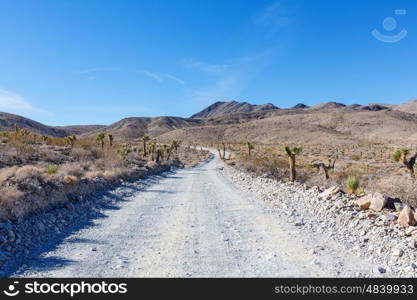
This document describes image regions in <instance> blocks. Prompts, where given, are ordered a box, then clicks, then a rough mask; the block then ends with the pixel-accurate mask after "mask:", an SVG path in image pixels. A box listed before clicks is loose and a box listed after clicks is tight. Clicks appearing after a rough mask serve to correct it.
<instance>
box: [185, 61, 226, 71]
mask: <svg viewBox="0 0 417 300" xmlns="http://www.w3.org/2000/svg"><path fill="white" fill-rule="evenodd" d="M182 63H183V65H184V66H185V67H187V68H190V69H196V70H199V71H201V72H205V73H223V72H225V71H227V69H228V68H229V65H227V64H212V63H205V62H201V61H194V60H184V61H183V62H182Z"/></svg>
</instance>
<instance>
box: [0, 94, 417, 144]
mask: <svg viewBox="0 0 417 300" xmlns="http://www.w3.org/2000/svg"><path fill="white" fill-rule="evenodd" d="M414 112H417V102H416V101H415V100H414V101H410V102H406V103H404V104H401V105H397V106H395V105H383V104H369V105H358V104H356V105H349V106H347V105H345V104H342V103H338V102H326V103H321V104H318V105H315V106H312V107H308V106H306V105H304V104H301V103H300V104H297V105H296V106H294V107H293V108H290V109H278V108H277V107H275V106H273V105H270V104H264V105H251V104H248V103H245V102H241V103H239V102H236V101H230V102H216V103H214V104H213V105H211V106H209V107H207V108H206V109H204V110H203V111H201V112H199V113H197V114H195V115H194V116H195V118H181V117H170V116H161V117H154V118H149V117H131V118H125V119H122V120H120V121H118V122H115V123H113V124H111V125H108V126H103V125H80V126H62V127H52V126H47V125H44V124H41V123H38V122H36V121H32V120H30V119H27V118H24V117H21V116H17V115H12V114H8V113H0V131H13V130H14V129H15V126H17V127H19V128H26V129H28V130H29V131H32V132H33V133H37V134H41V135H47V136H53V137H64V136H68V135H73V134H75V135H78V136H79V137H80V138H93V137H95V136H96V135H97V134H98V133H101V132H103V133H107V134H112V135H113V136H114V137H115V138H116V139H118V140H122V141H123V140H124V141H126V140H133V139H138V138H140V137H142V136H144V135H148V136H150V137H151V138H157V139H159V140H167V141H169V140H172V139H178V140H183V141H185V142H193V143H195V142H203V143H205V142H218V141H220V140H224V141H227V142H236V143H239V142H242V141H245V140H251V141H253V142H258V143H265V144H274V143H281V142H287V143H290V142H293V143H310V144H315V143H328V142H332V143H337V144H344V143H356V142H360V141H371V142H382V143H385V142H390V143H394V144H404V145H409V144H410V143H414V141H415V140H416V137H417V114H416V113H414Z"/></svg>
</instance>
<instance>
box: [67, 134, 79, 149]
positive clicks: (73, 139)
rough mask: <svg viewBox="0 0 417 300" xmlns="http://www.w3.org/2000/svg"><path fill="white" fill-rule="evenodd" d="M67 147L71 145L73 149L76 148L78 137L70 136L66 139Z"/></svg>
mask: <svg viewBox="0 0 417 300" xmlns="http://www.w3.org/2000/svg"><path fill="white" fill-rule="evenodd" d="M65 140H66V142H67V145H69V146H70V147H71V148H72V147H74V144H75V141H76V140H77V137H76V136H75V135H70V136H67V137H66V138H65Z"/></svg>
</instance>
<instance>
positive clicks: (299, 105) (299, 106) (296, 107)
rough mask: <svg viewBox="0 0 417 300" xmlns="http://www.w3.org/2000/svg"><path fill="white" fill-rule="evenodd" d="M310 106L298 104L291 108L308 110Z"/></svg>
mask: <svg viewBox="0 0 417 300" xmlns="http://www.w3.org/2000/svg"><path fill="white" fill-rule="evenodd" d="M309 107H310V106H308V105H305V104H304V103H298V104H296V105H294V106H293V107H291V108H295V109H299V108H309Z"/></svg>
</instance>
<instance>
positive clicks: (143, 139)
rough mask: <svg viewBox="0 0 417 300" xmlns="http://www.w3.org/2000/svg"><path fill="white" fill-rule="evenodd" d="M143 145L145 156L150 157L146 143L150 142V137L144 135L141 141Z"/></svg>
mask: <svg viewBox="0 0 417 300" xmlns="http://www.w3.org/2000/svg"><path fill="white" fill-rule="evenodd" d="M140 140H141V141H142V143H143V156H146V155H148V153H147V151H146V143H147V142H148V141H149V140H150V138H149V136H148V135H144V136H143V137H142V138H141V139H140Z"/></svg>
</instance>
